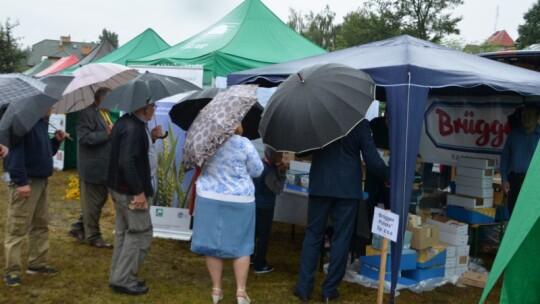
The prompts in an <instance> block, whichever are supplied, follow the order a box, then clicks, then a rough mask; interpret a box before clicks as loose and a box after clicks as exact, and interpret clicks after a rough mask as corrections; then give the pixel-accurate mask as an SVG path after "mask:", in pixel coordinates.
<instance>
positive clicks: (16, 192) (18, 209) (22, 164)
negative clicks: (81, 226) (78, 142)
mask: <svg viewBox="0 0 540 304" xmlns="http://www.w3.org/2000/svg"><path fill="white" fill-rule="evenodd" d="M50 114H51V110H50V109H49V111H48V113H47V114H45V116H44V118H43V119H40V120H39V121H38V122H37V123H36V124H35V125H34V126H33V127H32V129H31V130H30V131H29V132H28V133H27V134H26V135H24V137H23V138H21V139H20V140H19V141H17V142H15V144H13V145H12V146H11V147H10V148H11V149H10V151H9V154H8V155H7V157H6V159H5V161H4V168H5V170H6V171H7V172H8V173H9V178H10V180H11V181H10V183H9V189H8V193H9V194H8V199H9V203H8V210H7V223H6V236H5V241H4V250H5V257H6V267H5V270H4V280H5V282H6V284H7V285H8V286H17V285H19V284H20V283H21V272H22V265H21V255H22V248H23V243H24V242H23V239H24V237H25V236H26V235H27V234H28V268H27V269H26V272H27V273H28V274H37V273H41V274H46V275H55V274H57V273H58V269H56V268H55V267H51V266H48V265H47V258H48V254H49V228H48V225H49V211H48V209H49V208H48V202H47V181H48V178H49V176H51V175H52V173H53V156H54V154H56V152H57V151H58V147H59V146H60V143H61V142H62V141H64V139H65V138H66V137H67V136H68V134H67V133H65V132H64V131H62V130H57V131H56V132H55V134H54V138H49V133H48V122H47V121H48V118H49V116H50Z"/></svg>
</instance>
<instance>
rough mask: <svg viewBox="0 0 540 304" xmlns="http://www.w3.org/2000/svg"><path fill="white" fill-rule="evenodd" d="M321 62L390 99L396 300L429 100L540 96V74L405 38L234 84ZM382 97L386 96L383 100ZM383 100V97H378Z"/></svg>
mask: <svg viewBox="0 0 540 304" xmlns="http://www.w3.org/2000/svg"><path fill="white" fill-rule="evenodd" d="M320 63H341V64H345V65H349V66H351V67H353V68H356V69H359V70H362V71H364V72H366V73H368V74H369V75H370V76H371V78H373V80H374V81H375V83H376V85H377V86H378V87H379V89H378V93H381V94H384V95H385V96H386V102H387V111H388V112H387V113H388V115H389V116H390V117H392V119H391V120H390V125H389V133H390V134H389V135H390V150H391V151H396V152H395V153H391V155H390V163H391V164H392V166H391V180H390V182H391V188H390V203H391V207H392V212H394V213H397V214H399V216H400V218H401V219H403V220H401V222H400V228H399V234H398V240H397V243H396V246H392V282H391V294H390V298H391V299H392V302H393V299H394V296H395V289H396V285H397V276H398V269H399V261H400V259H401V250H397V248H402V242H403V233H404V230H405V225H406V218H407V212H408V210H409V206H408V205H409V198H410V196H411V189H412V182H413V179H414V170H415V163H416V156H417V154H418V145H419V141H420V132H421V129H422V124H423V121H424V116H423V115H424V111H425V108H426V103H427V99H428V95H430V94H441V95H444V94H452V95H469V96H470V95H478V96H494V95H517V96H523V99H524V100H525V99H526V96H531V95H540V73H538V72H534V71H530V70H525V69H522V68H518V67H514V66H511V65H507V64H503V63H499V62H496V61H492V60H489V59H485V58H482V57H479V56H476V55H472V54H467V53H463V52H460V51H456V50H452V49H449V48H446V47H443V46H440V45H437V44H433V43H430V42H427V41H424V40H420V39H417V38H413V37H411V36H407V35H404V36H399V37H395V38H391V39H387V40H382V41H377V42H373V43H369V44H364V45H360V46H356V47H351V48H348V49H344V50H340V51H336V52H331V53H327V54H322V55H317V56H312V57H308V58H304V59H300V60H295V61H289V62H284V63H280V64H275V65H270V66H265V67H261V68H256V69H251V70H247V71H242V72H236V73H232V74H229V75H228V77H227V82H228V84H229V85H235V84H242V83H259V84H261V85H265V86H276V85H278V84H279V83H280V82H281V81H283V80H284V79H285V78H286V77H287V76H288V75H290V74H292V73H296V72H297V71H299V70H300V69H302V68H304V67H307V66H311V65H314V64H320ZM378 97H380V96H378ZM378 99H381V98H378Z"/></svg>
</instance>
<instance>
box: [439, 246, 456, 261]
mask: <svg viewBox="0 0 540 304" xmlns="http://www.w3.org/2000/svg"><path fill="white" fill-rule="evenodd" d="M441 245H443V246H446V258H451V257H455V256H456V246H455V245H452V244H447V243H443V242H441Z"/></svg>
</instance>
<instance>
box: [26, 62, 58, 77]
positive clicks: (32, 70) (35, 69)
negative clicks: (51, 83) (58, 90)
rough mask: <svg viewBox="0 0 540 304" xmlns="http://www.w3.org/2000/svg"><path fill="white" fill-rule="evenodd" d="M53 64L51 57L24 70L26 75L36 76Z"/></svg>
mask: <svg viewBox="0 0 540 304" xmlns="http://www.w3.org/2000/svg"><path fill="white" fill-rule="evenodd" d="M51 64H52V62H51V60H49V59H43V60H42V61H41V62H40V63H38V64H36V65H35V66H33V67H31V68H29V69H28V70H26V71H24V72H23V74H24V75H28V76H34V75H36V74H37V73H39V72H41V71H43V70H45V69H46V68H48V67H50V66H51Z"/></svg>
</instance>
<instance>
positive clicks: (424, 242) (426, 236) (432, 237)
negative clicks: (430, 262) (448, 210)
mask: <svg viewBox="0 0 540 304" xmlns="http://www.w3.org/2000/svg"><path fill="white" fill-rule="evenodd" d="M407 230H409V231H411V232H412V239H411V248H413V249H416V250H422V249H426V248H428V247H432V246H433V245H435V244H437V243H438V242H439V227H437V226H434V225H429V224H424V225H422V226H420V227H418V228H415V227H407Z"/></svg>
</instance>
